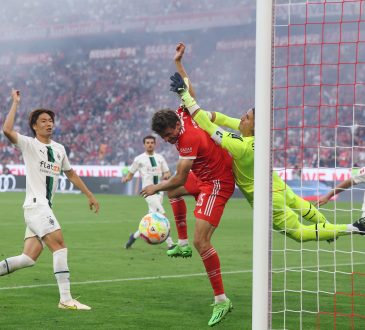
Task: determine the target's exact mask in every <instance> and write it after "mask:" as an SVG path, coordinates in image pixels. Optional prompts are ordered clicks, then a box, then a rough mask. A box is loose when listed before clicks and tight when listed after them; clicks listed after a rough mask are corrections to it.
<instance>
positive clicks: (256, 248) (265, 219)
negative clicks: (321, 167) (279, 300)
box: [252, 0, 273, 329]
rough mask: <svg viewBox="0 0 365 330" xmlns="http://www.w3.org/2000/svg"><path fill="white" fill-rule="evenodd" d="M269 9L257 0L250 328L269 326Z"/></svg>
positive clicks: (265, 0)
mask: <svg viewBox="0 0 365 330" xmlns="http://www.w3.org/2000/svg"><path fill="white" fill-rule="evenodd" d="M272 13H273V10H272V0H257V7H256V66H255V168H254V173H255V174H254V175H255V190H254V201H255V202H254V208H253V220H254V221H253V270H252V329H269V328H271V318H270V305H271V296H270V292H271V290H270V286H271V277H270V271H271V266H270V265H271V257H270V246H271V206H270V205H271V172H272V170H271V167H272V166H271V103H272V102H271V100H272V97H271V95H272V84H271V81H272V78H271V70H272V69H271V67H272V55H271V50H272ZM257 201H259V202H257Z"/></svg>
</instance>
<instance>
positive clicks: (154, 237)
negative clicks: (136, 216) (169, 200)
mask: <svg viewBox="0 0 365 330" xmlns="http://www.w3.org/2000/svg"><path fill="white" fill-rule="evenodd" d="M138 229H139V232H140V234H141V238H143V239H144V240H145V241H146V242H147V243H148V244H160V243H162V242H164V241H165V240H166V239H167V237H169V234H170V222H169V220H168V219H167V218H166V217H165V216H163V215H162V214H161V213H158V212H153V213H148V214H146V215H145V216H144V217H143V218H142V219H141V222H140V223H139V228H138Z"/></svg>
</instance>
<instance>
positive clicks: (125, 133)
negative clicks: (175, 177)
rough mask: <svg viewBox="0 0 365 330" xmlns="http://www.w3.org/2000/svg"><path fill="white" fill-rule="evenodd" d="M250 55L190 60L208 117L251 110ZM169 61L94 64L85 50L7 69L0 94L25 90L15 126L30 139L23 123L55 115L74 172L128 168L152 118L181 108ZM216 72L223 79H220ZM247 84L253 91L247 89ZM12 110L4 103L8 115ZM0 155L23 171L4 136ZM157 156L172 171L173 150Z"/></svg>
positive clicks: (57, 136) (57, 135) (166, 149)
mask: <svg viewBox="0 0 365 330" xmlns="http://www.w3.org/2000/svg"><path fill="white" fill-rule="evenodd" d="M246 52H247V57H246V56H244V57H242V53H241V51H234V50H233V51H228V54H229V56H230V58H231V61H230V62H229V63H228V62H226V63H225V61H224V58H225V56H227V52H226V51H224V52H219V51H212V52H208V54H209V56H207V55H206V54H207V53H204V54H201V55H199V56H198V55H194V54H192V55H191V61H192V62H194V63H197V65H191V70H190V73H191V78H192V81H194V84H195V87H196V90H197V92H198V95H199V100H200V101H201V103H202V104H204V106H205V107H206V108H207V109H212V110H214V109H218V110H221V111H229V112H230V113H231V114H234V115H237V116H238V115H239V114H240V113H241V109H243V108H247V107H249V106H251V105H252V104H253V94H254V93H253V90H254V84H253V81H254V78H253V77H254V72H253V69H251V70H246V71H245V70H244V66H245V64H246V63H247V62H246V61H247V60H248V59H252V58H253V54H254V49H253V48H248V49H247V50H246ZM171 59H172V57H170V59H166V58H151V57H147V56H146V55H145V54H144V53H143V52H142V53H141V54H139V55H136V56H133V57H130V58H128V57H127V58H117V59H115V58H113V59H90V58H89V52H88V51H84V50H82V49H78V50H75V51H74V52H73V53H72V54H71V53H69V54H64V53H62V52H59V53H54V54H51V55H50V57H49V58H48V59H46V60H43V61H41V62H37V63H29V64H22V65H5V66H2V76H1V77H0V93H1V95H4V96H6V95H9V92H10V90H11V88H12V87H16V88H18V89H20V90H21V93H22V97H23V99H22V100H23V101H22V105H21V108H20V114H19V116H18V117H17V122H16V124H17V126H18V127H17V128H18V129H19V131H21V132H24V133H28V134H29V133H30V132H29V129H28V127H27V120H25V118H26V114H27V113H28V112H29V111H30V110H31V109H34V108H37V107H48V108H51V109H54V110H55V112H56V115H57V118H56V130H55V139H56V140H57V141H60V142H62V143H63V144H64V145H66V146H68V148H69V149H70V160H71V162H72V163H73V164H109V165H118V164H123V163H130V162H131V161H132V160H133V158H134V157H135V156H136V155H137V154H138V153H140V151H141V150H140V145H141V140H142V138H143V136H145V135H146V134H149V133H150V119H151V117H152V113H153V112H154V111H156V110H158V109H160V108H165V107H172V108H177V106H178V104H179V102H178V100H177V98H176V96H175V95H173V94H172V93H171V92H169V76H170V75H171V74H172V73H173V72H174V71H175V68H174V65H173V62H172V60H171ZM166 63H170V66H168V65H166ZM222 63H224V64H223V65H222ZM218 65H219V66H220V67H221V72H222V74H219V75H216V74H215V68H216V67H217V66H218ZM188 67H189V69H190V65H188ZM237 68H240V69H239V70H237ZM241 72H244V75H242V73H241ZM244 81H252V83H251V84H249V85H247V86H245V85H244ZM212 82H214V84H212ZM9 102H10V101H9V98H8V99H4V102H3V104H4V107H6V105H8V104H9ZM5 113H6V111H4V112H2V113H1V115H0V116H1V117H2V118H0V119H1V120H3V119H4V115H5ZM0 148H1V150H2V152H1V163H3V164H10V163H22V160H21V158H20V154H19V153H18V152H17V151H14V149H13V148H12V147H11V146H10V145H9V143H8V142H7V141H6V140H5V138H4V137H3V136H2V135H1V137H0ZM160 149H161V151H162V152H163V153H164V155H165V156H166V157H167V159H168V160H169V161H170V162H171V163H172V164H174V163H175V162H176V154H175V152H174V150H172V148H171V147H169V146H167V145H165V144H164V143H163V142H161V145H160Z"/></svg>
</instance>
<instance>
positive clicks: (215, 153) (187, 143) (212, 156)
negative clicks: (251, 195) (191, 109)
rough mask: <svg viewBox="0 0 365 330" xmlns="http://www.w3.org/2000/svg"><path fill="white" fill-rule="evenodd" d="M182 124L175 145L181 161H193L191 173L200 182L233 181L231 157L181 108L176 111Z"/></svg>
mask: <svg viewBox="0 0 365 330" xmlns="http://www.w3.org/2000/svg"><path fill="white" fill-rule="evenodd" d="M176 113H177V115H178V116H179V118H180V120H181V124H182V128H181V132H180V135H179V137H178V140H177V142H176V144H175V146H176V149H177V150H178V152H179V156H180V158H182V159H194V162H193V166H192V171H193V172H194V174H195V175H196V176H197V177H198V178H199V179H200V180H201V181H203V182H204V181H212V180H217V179H219V180H220V181H221V182H224V181H228V182H232V181H234V178H233V173H232V157H231V156H230V155H229V153H228V152H227V151H226V150H224V149H222V148H221V147H220V146H218V145H217V144H216V143H215V142H214V141H213V140H212V139H211V138H210V137H209V135H208V133H206V132H205V131H204V130H202V129H201V128H200V127H199V126H198V125H197V124H196V123H195V122H194V120H193V119H192V118H191V116H190V114H188V113H187V112H185V111H184V110H183V109H182V108H179V109H177V111H176Z"/></svg>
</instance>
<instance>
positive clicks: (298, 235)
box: [287, 223, 349, 242]
mask: <svg viewBox="0 0 365 330" xmlns="http://www.w3.org/2000/svg"><path fill="white" fill-rule="evenodd" d="M287 235H288V236H289V237H291V238H293V239H295V240H296V241H297V242H308V241H328V240H333V239H336V238H337V237H339V236H344V235H349V232H348V231H347V225H333V224H331V223H318V224H315V225H310V226H301V227H299V228H297V229H296V230H292V231H291V230H287Z"/></svg>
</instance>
